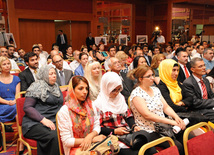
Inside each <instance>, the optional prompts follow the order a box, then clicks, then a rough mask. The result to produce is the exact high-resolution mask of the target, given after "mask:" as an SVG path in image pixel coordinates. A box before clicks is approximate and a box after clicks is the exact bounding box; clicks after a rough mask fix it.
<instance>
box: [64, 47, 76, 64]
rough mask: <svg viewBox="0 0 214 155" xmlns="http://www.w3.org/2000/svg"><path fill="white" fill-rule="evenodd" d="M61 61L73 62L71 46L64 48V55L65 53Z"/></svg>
mask: <svg viewBox="0 0 214 155" xmlns="http://www.w3.org/2000/svg"><path fill="white" fill-rule="evenodd" d="M63 59H64V60H67V61H70V62H71V61H73V59H74V58H73V52H72V46H71V45H68V46H67V47H66V53H65V55H64V57H63Z"/></svg>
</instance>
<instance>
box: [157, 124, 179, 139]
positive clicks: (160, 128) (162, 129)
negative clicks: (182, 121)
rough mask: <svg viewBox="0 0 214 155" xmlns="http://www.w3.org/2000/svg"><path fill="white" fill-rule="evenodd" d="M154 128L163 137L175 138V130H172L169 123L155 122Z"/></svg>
mask: <svg viewBox="0 0 214 155" xmlns="http://www.w3.org/2000/svg"><path fill="white" fill-rule="evenodd" d="M154 128H155V132H157V133H159V134H160V135H161V136H162V137H171V138H175V135H174V132H173V131H172V126H171V125H169V124H164V123H160V122H155V123H154Z"/></svg>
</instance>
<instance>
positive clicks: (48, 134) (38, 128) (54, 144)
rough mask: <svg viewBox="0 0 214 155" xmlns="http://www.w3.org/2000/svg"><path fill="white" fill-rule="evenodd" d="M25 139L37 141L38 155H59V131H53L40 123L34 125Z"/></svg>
mask: <svg viewBox="0 0 214 155" xmlns="http://www.w3.org/2000/svg"><path fill="white" fill-rule="evenodd" d="M24 137H26V138H30V139H34V140H36V141H37V154H38V155H59V145H58V137H57V130H51V129H50V128H48V127H46V126H44V125H43V124H41V123H40V124H37V125H34V126H33V127H32V128H31V129H30V130H29V131H28V132H27V133H26V134H25V135H24Z"/></svg>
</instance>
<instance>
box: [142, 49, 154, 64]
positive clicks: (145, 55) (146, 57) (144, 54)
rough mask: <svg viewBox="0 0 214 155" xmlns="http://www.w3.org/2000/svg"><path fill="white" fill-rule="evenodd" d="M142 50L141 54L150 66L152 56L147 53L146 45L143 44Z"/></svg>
mask: <svg viewBox="0 0 214 155" xmlns="http://www.w3.org/2000/svg"><path fill="white" fill-rule="evenodd" d="M142 50H143V56H144V57H145V59H146V62H147V64H148V65H149V66H151V63H152V58H151V57H150V56H149V55H148V51H149V50H148V46H147V45H144V46H143V47H142Z"/></svg>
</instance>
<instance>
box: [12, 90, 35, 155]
mask: <svg viewBox="0 0 214 155" xmlns="http://www.w3.org/2000/svg"><path fill="white" fill-rule="evenodd" d="M24 93H25V92H21V93H20V94H24ZM20 94H19V95H18V96H20ZM24 102H25V98H24V97H22V98H16V110H17V115H16V122H17V128H18V133H19V138H18V140H17V151H16V154H17V155H18V154H19V146H20V143H21V142H22V143H23V144H24V145H25V146H26V147H27V149H28V154H29V155H32V151H31V149H37V141H35V140H33V139H28V138H25V137H24V136H23V134H22V119H23V117H24V115H25V112H24V111H23V106H24Z"/></svg>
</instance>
